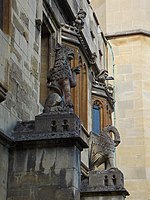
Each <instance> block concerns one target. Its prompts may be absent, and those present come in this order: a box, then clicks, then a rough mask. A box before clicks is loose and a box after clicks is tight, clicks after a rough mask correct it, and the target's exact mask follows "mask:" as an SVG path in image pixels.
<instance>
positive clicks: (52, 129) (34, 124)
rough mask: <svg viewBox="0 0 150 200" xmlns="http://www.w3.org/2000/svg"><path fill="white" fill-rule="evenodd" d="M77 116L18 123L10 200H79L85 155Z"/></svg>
mask: <svg viewBox="0 0 150 200" xmlns="http://www.w3.org/2000/svg"><path fill="white" fill-rule="evenodd" d="M82 134H83V133H82V132H81V127H80V121H79V118H78V117H77V116H76V115H75V114H69V113H59V114H42V115H39V116H37V117H36V118H35V121H30V122H22V123H18V125H17V126H16V128H15V130H14V133H13V137H14V140H15V141H16V145H15V146H14V147H12V148H11V150H10V164H9V175H8V197H7V200H13V199H15V200H52V199H53V200H60V199H61V200H79V199H80V177H81V173H80V166H81V151H82V149H83V148H87V147H88V146H87V141H86V137H85V135H82Z"/></svg>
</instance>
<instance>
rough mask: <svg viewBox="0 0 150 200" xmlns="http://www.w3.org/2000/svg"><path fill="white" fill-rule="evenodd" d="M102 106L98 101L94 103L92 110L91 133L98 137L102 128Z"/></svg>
mask: <svg viewBox="0 0 150 200" xmlns="http://www.w3.org/2000/svg"><path fill="white" fill-rule="evenodd" d="M102 110H103V109H102V104H101V103H100V102H99V101H94V104H93V108H92V131H93V132H94V133H95V134H97V135H99V134H100V131H101V130H102V128H103V126H102V124H103V113H102Z"/></svg>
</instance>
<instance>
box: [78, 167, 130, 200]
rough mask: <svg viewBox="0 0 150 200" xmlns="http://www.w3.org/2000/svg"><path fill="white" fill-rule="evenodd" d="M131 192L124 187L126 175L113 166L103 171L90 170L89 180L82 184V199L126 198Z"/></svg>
mask: <svg viewBox="0 0 150 200" xmlns="http://www.w3.org/2000/svg"><path fill="white" fill-rule="evenodd" d="M128 195H129V193H128V192H127V190H126V189H125V188H124V177H123V174H122V172H121V171H120V170H118V169H117V168H112V169H109V170H103V171H90V172H89V180H88V179H87V180H86V179H85V180H83V181H82V185H81V200H90V199H93V198H94V199H95V200H101V199H103V200H105V199H110V200H111V199H116V200H118V199H119V200H120V199H125V197H126V196H128Z"/></svg>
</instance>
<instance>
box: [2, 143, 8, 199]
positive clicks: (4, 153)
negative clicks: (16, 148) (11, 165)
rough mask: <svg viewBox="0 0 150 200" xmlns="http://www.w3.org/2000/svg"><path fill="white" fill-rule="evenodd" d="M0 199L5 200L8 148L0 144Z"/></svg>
mask: <svg viewBox="0 0 150 200" xmlns="http://www.w3.org/2000/svg"><path fill="white" fill-rule="evenodd" d="M0 158H1V163H0V199H1V200H6V195H7V173H8V148H7V147H4V146H3V145H2V144H1V142H0Z"/></svg>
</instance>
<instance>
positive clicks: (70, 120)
mask: <svg viewBox="0 0 150 200" xmlns="http://www.w3.org/2000/svg"><path fill="white" fill-rule="evenodd" d="M54 121H55V123H54ZM66 121H67V122H66ZM64 122H66V123H64ZM12 137H13V140H14V141H15V146H16V147H25V146H28V147H32V146H33V145H37V146H43V145H44V146H48V147H54V146H71V145H75V146H77V147H78V148H79V149H80V150H83V148H88V137H87V136H86V135H85V133H84V131H82V129H81V125H80V120H79V118H78V117H77V116H76V115H75V114H73V113H71V114H70V113H50V114H41V115H38V116H36V117H35V121H26V122H18V123H17V125H16V127H15V129H14V131H13V132H12Z"/></svg>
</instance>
